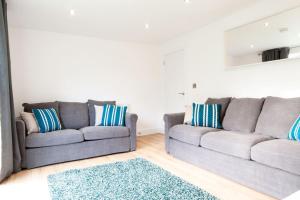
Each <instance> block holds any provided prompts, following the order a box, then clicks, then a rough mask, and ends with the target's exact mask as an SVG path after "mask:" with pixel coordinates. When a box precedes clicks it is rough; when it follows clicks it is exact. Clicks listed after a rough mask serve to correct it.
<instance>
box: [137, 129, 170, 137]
mask: <svg viewBox="0 0 300 200" xmlns="http://www.w3.org/2000/svg"><path fill="white" fill-rule="evenodd" d="M163 132H164V131H163V130H161V129H159V128H152V129H140V130H138V131H137V136H143V135H152V134H156V133H163Z"/></svg>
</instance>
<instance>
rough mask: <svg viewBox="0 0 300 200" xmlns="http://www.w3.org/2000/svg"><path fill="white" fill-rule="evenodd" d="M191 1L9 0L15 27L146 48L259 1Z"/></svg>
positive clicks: (10, 16) (12, 24) (11, 24)
mask: <svg viewBox="0 0 300 200" xmlns="http://www.w3.org/2000/svg"><path fill="white" fill-rule="evenodd" d="M190 1H191V3H189V4H186V3H184V0H7V2H8V18H9V19H8V20H9V24H10V26H11V27H21V28H30V29H39V30H45V31H53V32H61V33H70V34H77V35H86V36H93V37H99V38H103V39H110V40H122V41H133V42H143V43H160V42H164V41H166V40H170V39H172V38H174V37H176V36H178V35H181V34H183V33H186V32H190V31H192V30H194V29H196V28H199V27H201V26H203V25H206V24H208V23H211V22H213V21H215V20H217V19H219V18H222V17H224V16H226V15H230V14H231V13H233V12H235V11H237V10H240V9H243V8H246V7H247V6H249V5H250V4H254V3H256V2H257V1H259V0H190ZM70 9H74V10H75V15H74V16H71V15H70ZM145 23H148V24H149V26H150V28H149V29H148V30H145V28H144V26H145Z"/></svg>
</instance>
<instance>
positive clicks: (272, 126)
mask: <svg viewBox="0 0 300 200" xmlns="http://www.w3.org/2000/svg"><path fill="white" fill-rule="evenodd" d="M299 114H300V98H290V99H285V98H279V97H267V98H266V101H265V103H264V106H263V108H262V112H261V114H260V116H259V118H258V121H257V125H256V129H255V132H257V133H260V134H264V135H269V136H272V137H274V138H285V139H287V138H288V133H289V130H290V129H291V127H292V126H293V123H294V122H295V121H296V119H297V117H298V116H299Z"/></svg>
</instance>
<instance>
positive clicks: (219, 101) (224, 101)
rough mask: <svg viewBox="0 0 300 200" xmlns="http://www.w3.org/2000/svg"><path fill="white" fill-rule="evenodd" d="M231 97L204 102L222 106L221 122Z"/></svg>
mask: <svg viewBox="0 0 300 200" xmlns="http://www.w3.org/2000/svg"><path fill="white" fill-rule="evenodd" d="M230 100H231V97H225V98H208V99H207V100H206V102H205V104H219V105H221V106H222V111H221V122H222V121H223V119H224V116H225V112H226V110H227V108H228V105H229V103H230Z"/></svg>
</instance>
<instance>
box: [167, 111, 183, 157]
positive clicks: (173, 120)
mask: <svg viewBox="0 0 300 200" xmlns="http://www.w3.org/2000/svg"><path fill="white" fill-rule="evenodd" d="M184 115H185V113H173V114H165V115H164V122H165V149H166V151H167V153H169V130H170V128H172V127H173V126H175V125H178V124H183V122H184Z"/></svg>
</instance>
